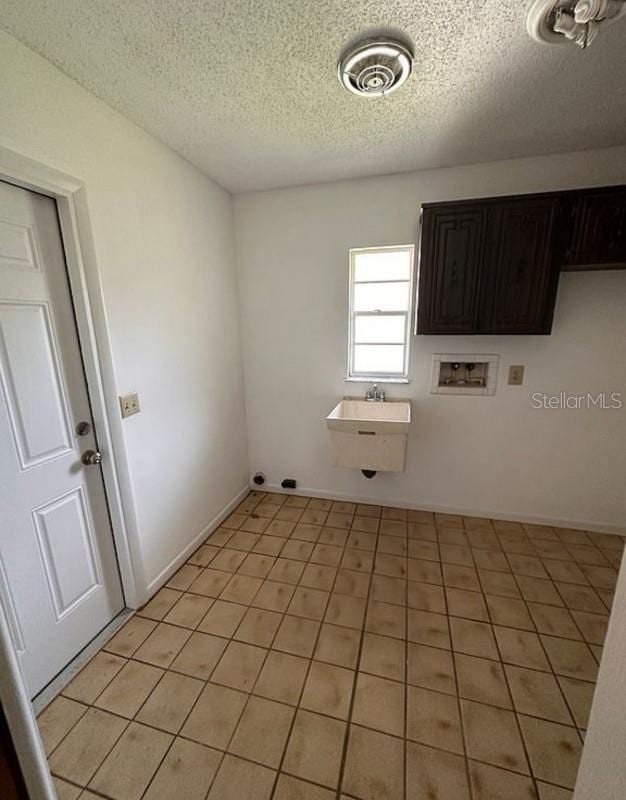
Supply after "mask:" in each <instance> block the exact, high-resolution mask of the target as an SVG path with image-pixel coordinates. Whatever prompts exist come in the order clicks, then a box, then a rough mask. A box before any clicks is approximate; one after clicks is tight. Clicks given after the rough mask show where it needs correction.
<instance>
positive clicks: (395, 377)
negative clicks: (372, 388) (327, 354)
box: [346, 244, 415, 383]
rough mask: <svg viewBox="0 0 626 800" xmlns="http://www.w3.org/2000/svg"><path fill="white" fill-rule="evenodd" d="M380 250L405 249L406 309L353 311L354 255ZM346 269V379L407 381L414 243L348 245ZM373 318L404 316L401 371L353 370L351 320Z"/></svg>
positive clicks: (398, 281) (383, 381)
mask: <svg viewBox="0 0 626 800" xmlns="http://www.w3.org/2000/svg"><path fill="white" fill-rule="evenodd" d="M382 252H408V254H409V257H410V267H409V281H408V283H409V286H408V291H409V297H408V305H407V310H406V311H355V310H354V287H355V280H354V273H355V262H356V258H355V256H357V255H360V254H361V253H382ZM349 261H350V268H349V274H348V296H349V302H348V371H347V375H346V380H347V381H355V382H360V383H364V382H369V381H376V382H377V383H409V382H410V379H409V363H410V361H409V359H410V349H411V320H412V316H413V301H414V296H413V295H414V286H415V245H414V244H398V245H386V246H382V247H352V248H350V251H349ZM358 283H363V284H372V283H406V281H404V280H402V281H400V280H395V281H394V280H388V281H385V280H379V281H358ZM367 316H369V317H376V316H387V317H392V316H400V317H405V324H404V342H403V343H402V346H403V348H404V358H403V370H402V372H387V373H380V372H356V371H355V369H354V355H355V346H356V341H355V338H356V337H355V321H356V318H357V317H367ZM359 344H370V343H368V342H365V343H364V342H360V343H359ZM371 344H373V345H382V344H395V343H392V342H389V343H386V342H371Z"/></svg>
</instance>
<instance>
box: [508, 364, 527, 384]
mask: <svg viewBox="0 0 626 800" xmlns="http://www.w3.org/2000/svg"><path fill="white" fill-rule="evenodd" d="M523 383H524V367H523V365H522V364H514V365H513V366H511V367H509V386H521V385H522V384H523Z"/></svg>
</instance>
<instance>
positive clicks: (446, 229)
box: [417, 187, 626, 334]
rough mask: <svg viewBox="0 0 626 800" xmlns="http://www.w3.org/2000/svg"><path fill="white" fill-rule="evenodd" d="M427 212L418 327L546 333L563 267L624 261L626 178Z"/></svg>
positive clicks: (456, 204)
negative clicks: (605, 185)
mask: <svg viewBox="0 0 626 800" xmlns="http://www.w3.org/2000/svg"><path fill="white" fill-rule="evenodd" d="M422 212H423V217H422V240H421V248H420V274H419V295H418V317H417V332H418V333H428V334H547V333H550V331H551V328H552V317H553V313H554V304H555V301H556V293H557V286H558V279H559V272H560V270H561V269H562V268H563V269H590V268H604V269H606V268H613V267H616V266H623V267H626V187H611V188H610V189H599V190H581V191H576V192H558V193H554V194H536V195H522V196H517V197H499V198H489V199H486V200H464V201H459V202H453V203H431V204H428V205H425V206H423V209H422Z"/></svg>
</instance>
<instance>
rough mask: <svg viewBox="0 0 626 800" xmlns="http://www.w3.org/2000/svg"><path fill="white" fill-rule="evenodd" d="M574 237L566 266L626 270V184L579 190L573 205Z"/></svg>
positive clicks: (570, 244)
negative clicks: (581, 191) (585, 190)
mask: <svg viewBox="0 0 626 800" xmlns="http://www.w3.org/2000/svg"><path fill="white" fill-rule="evenodd" d="M570 219H571V226H572V236H571V239H570V242H569V246H568V248H567V251H566V253H565V259H564V269H566V270H582V269H624V267H625V266H626V187H625V186H615V187H611V188H610V189H600V190H597V191H587V192H583V193H580V196H579V197H577V198H575V199H574V201H573V202H572V205H571V210H570Z"/></svg>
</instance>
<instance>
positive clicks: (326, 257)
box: [235, 148, 626, 529]
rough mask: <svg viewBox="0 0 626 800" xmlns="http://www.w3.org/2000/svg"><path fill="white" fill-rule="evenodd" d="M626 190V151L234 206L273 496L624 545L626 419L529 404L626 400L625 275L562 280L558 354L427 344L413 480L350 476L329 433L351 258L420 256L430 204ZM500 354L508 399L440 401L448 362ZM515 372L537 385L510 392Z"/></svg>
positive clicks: (254, 419) (251, 405)
mask: <svg viewBox="0 0 626 800" xmlns="http://www.w3.org/2000/svg"><path fill="white" fill-rule="evenodd" d="M620 181H621V182H624V181H626V148H615V149H611V150H605V151H598V152H584V153H577V154H567V155H562V156H551V157H546V158H531V159H521V160H515V161H505V162H500V163H492V164H485V165H477V166H471V167H462V168H453V169H445V170H444V169H442V170H433V171H428V172H421V173H413V174H403V175H392V176H387V177H382V178H372V179H364V180H354V181H346V182H341V183H335V184H327V185H318V186H307V187H302V188H294V189H284V190H276V191H268V192H259V193H251V194H245V195H239V196H237V197H236V198H235V221H236V236H237V264H238V272H239V287H240V298H241V319H242V330H243V349H244V367H245V370H244V371H245V381H246V407H247V417H248V435H249V451H250V467H251V470H252V471H253V472H254V471H256V470H262V471H263V472H265V473H266V475H267V477H268V480H269V483H270V484H279V483H280V480H281V478H283V477H285V476H288V477H294V478H296V479H297V480H298V484H299V487H301V488H302V489H303V490H305V491H306V490H310V491H314V492H320V493H327V494H339V495H346V496H353V497H362V498H364V499H366V500H370V501H371V502H387V503H396V504H402V503H408V504H412V505H417V506H422V507H425V508H438V509H449V510H452V511H454V510H461V511H467V512H470V513H471V512H476V513H479V514H482V513H491V514H494V515H499V516H503V517H508V518H514V517H521V518H526V519H529V518H531V519H532V518H536V519H537V520H549V521H557V522H561V523H571V524H572V525H579V526H583V527H584V526H587V525H589V526H594V527H599V528H601V529H612V526H615V527H621V526H623V525H624V518H625V516H626V515H625V512H626V503H625V500H624V486H623V478H624V474H625V471H626V455H625V453H626V447H625V444H626V437H625V435H624V431H625V417H626V406H625V408H623V409H622V410H620V411H616V410H613V411H600V410H590V411H571V410H563V411H557V410H545V411H543V410H541V411H540V410H535V409H533V408H532V406H531V399H530V396H531V393H533V392H535V391H539V392H546V393H558V392H560V391H565V392H570V393H582V392H587V391H591V392H600V391H624V389H625V387H626V361H625V360H624V357H623V355H624V352H623V348H624V342H625V341H626V272H600V273H596V274H592V273H584V272H583V273H570V274H564V275H563V276H562V278H561V282H560V288H559V295H558V302H557V308H556V317H555V323H554V329H553V332H552V335H551V336H547V337H541V336H521V337H513V336H510V337H503V336H482V337H461V336H439V337H435V336H420V337H413V338H412V343H411V346H412V352H411V379H412V382H411V383H410V385H408V386H396V385H390V386H387V387H386V388H387V391H388V394H389V395H391V396H402V397H410V398H411V399H412V401H413V419H414V422H413V425H412V429H411V434H410V439H409V444H408V456H407V467H406V472H405V473H404V474H386V475H384V474H379V475H377V476H376V477H375V478H374V479H373V480H371V481H368V480H367V479H365V478H364V477H363V476H361V474H360V473H359V472H356V471H348V470H341V469H334V468H333V467H332V466H331V463H330V453H329V446H328V439H327V433H326V430H325V425H324V417H325V415H326V414H327V413H328V412H329V411H330V409H331V408H332V406H333V405H334V404H335V403H336V402H337V400H338V399H339V398H340V397H342V396H343V395H346V394H359V395H360V394H362V393H363V392H364V390H365V388H366V385H365V384H354V383H346V382H344V377H345V370H346V350H347V341H346V339H347V302H348V285H347V283H348V249H349V248H350V247H357V246H358V247H360V246H373V245H390V244H405V243H408V242H415V241H416V237H417V220H418V214H419V207H420V204H421V203H422V202H426V201H433V200H446V199H455V198H465V197H479V196H488V195H497V194H507V193H517V192H526V191H541V190H553V189H562V188H573V187H579V186H587V185H594V184H608V183H618V182H620ZM437 352H439V353H441V352H444V353H445V352H458V353H472V352H473V353H498V354H499V355H500V359H501V362H500V374H499V380H498V387H497V393H496V395H495V396H493V397H479V398H477V397H466V396H465V397H463V396H442V395H431V394H430V393H429V391H430V366H431V356H432V354H433V353H437ZM510 364H524V365H526V375H525V381H524V385H523V386H521V387H511V386H507V385H506V374H507V371H508V367H509V365H510Z"/></svg>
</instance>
